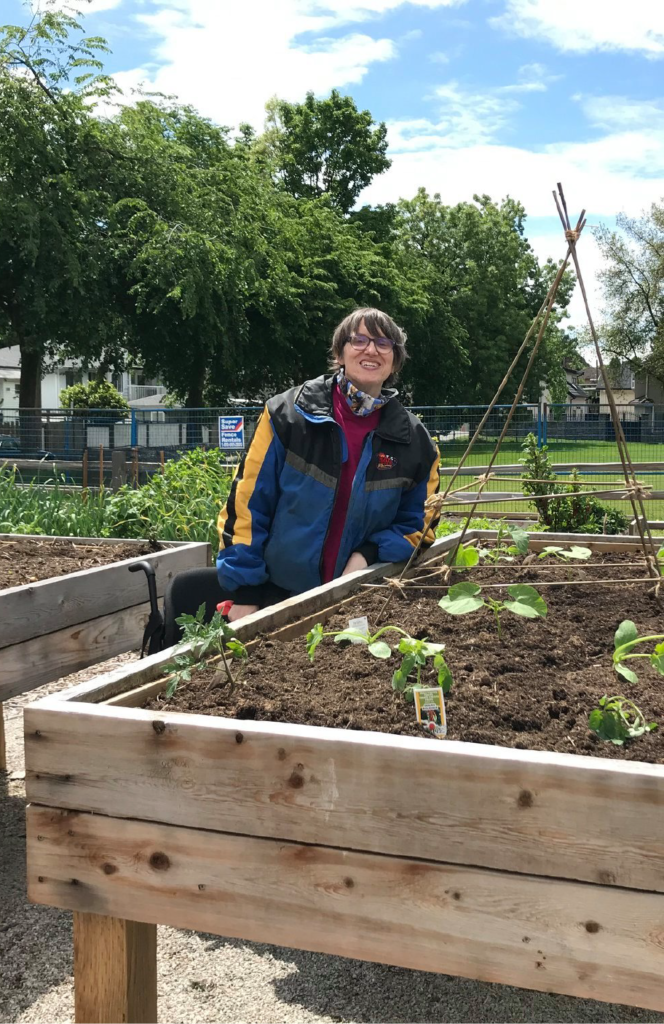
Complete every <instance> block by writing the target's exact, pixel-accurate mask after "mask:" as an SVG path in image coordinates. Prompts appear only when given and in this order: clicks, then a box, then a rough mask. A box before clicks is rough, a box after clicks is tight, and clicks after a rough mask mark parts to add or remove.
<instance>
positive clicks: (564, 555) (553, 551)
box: [537, 544, 592, 562]
mask: <svg viewBox="0 0 664 1024" xmlns="http://www.w3.org/2000/svg"><path fill="white" fill-rule="evenodd" d="M550 556H551V557H553V558H559V559H560V560H561V561H563V562H569V561H570V559H578V560H579V561H581V562H585V561H587V559H589V558H590V557H591V556H592V551H591V550H590V548H583V547H581V546H580V545H579V544H572V546H571V548H561V547H559V546H558V545H557V544H549V546H548V547H546V548H542V550H541V551H540V553H539V555H538V556H537V557H538V558H549V557H550Z"/></svg>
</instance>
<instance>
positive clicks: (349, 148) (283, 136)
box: [267, 89, 392, 214]
mask: <svg viewBox="0 0 664 1024" xmlns="http://www.w3.org/2000/svg"><path fill="white" fill-rule="evenodd" d="M267 110H268V132H267V137H268V140H269V142H270V144H271V145H272V147H273V149H274V160H275V164H276V168H277V171H278V173H279V176H280V177H281V178H282V180H283V183H284V186H285V188H286V189H287V191H288V192H290V194H291V195H293V196H295V197H296V198H298V199H319V198H320V197H321V196H324V195H327V196H329V197H330V200H331V202H332V205H333V206H334V207H335V209H337V210H339V211H340V212H341V213H344V214H347V213H348V212H349V211H350V209H351V208H352V207H353V205H354V204H355V200H356V199H357V197H358V196H359V194H360V192H361V191H362V189H363V188H365V187H366V186H367V185H368V184H369V183H370V182H371V180H372V178H373V177H374V176H375V175H376V174H382V172H383V171H386V170H387V168H388V167H389V166H390V164H391V162H392V161H391V160H388V158H387V156H386V155H385V154H386V151H387V139H386V136H387V128H386V127H385V124H384V123H383V122H381V123H380V124H378V125H375V124H374V121H373V118H372V116H371V113H370V112H369V111H368V110H361V111H360V110H358V109H357V107H356V106H355V102H354V100H353V98H352V97H351V96H342V95H341V93H339V92H338V91H337V90H336V89H333V90H332V92H331V93H330V95H329V96H328V97H327V98H326V99H322V100H319V99H316V97H315V96H314V94H313V92H309V93H307V96H306V99H305V101H304V103H287V102H286V101H285V100H278V99H275V100H272V101H271V102H270V103H268V107H267Z"/></svg>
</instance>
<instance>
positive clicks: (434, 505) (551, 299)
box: [379, 182, 661, 620]
mask: <svg viewBox="0 0 664 1024" xmlns="http://www.w3.org/2000/svg"><path fill="white" fill-rule="evenodd" d="M553 198H554V201H555V204H556V209H557V210H558V213H559V215H560V220H561V222H562V226H563V231H564V235H565V240H566V242H567V252H566V255H565V258H564V260H563V261H562V263H561V264H560V267H559V268H558V272H557V273H556V276H555V278H554V280H553V282H552V284H551V287H550V288H549V290H548V293H547V296H546V298H545V300H544V302H543V303H542V305H541V307H540V309H539V311H538V313H537V315H536V316H535V318H534V320H533V322H532V324H531V326H530V328H529V329H528V332H527V334H526V336H525V338H524V340H523V342H522V344H521V346H520V347H519V350H518V352H517V353H516V355H515V357H514V359H513V360H512V363H511V365H510V367H509V369H508V370H507V372H506V374H505V376H504V377H503V380H502V381H501V383H500V386H499V387H498V390H497V391H496V394H495V395H494V397H493V399H492V400H491V402H490V404H489V406H488V408H487V410H486V412H485V414H484V416H483V417H482V419H481V421H480V423H479V424H478V426H477V429H476V430H475V433H474V434H473V436H472V438H471V440H470V441H469V443H468V447H467V448H466V451H465V452H464V454H463V456H462V458H461V459H460V461H459V464H458V466H457V467H456V469H455V471H454V473H453V474H452V476H451V477H450V479H449V481H448V482H447V485H446V488H445V491H444V492H442V493H441V492H439V493H438V494H435V495H432V497H431V498H429V499H428V500H427V502H426V508H427V510H428V511H430V512H433V513H437V512H438V513H439V512H440V511H441V510H442V509H443V508H444V507H445V505H446V504H458V500H459V499H458V498H456V495H458V494H459V493H460V492H462V491H465V490H467V489H468V488H469V487H472V486H474V485H476V486H477V494H476V496H475V498H474V499H471V500H472V507H471V508H470V511H469V512H468V513H467V514H466V513H464V515H465V522H464V523H463V526H462V528H461V532H460V535H459V538H458V540H457V543H456V545H455V547H454V549H453V551H452V552H451V557H450V553H449V552H446V556H445V557H446V559H448V560H449V562H451V563H453V562H454V557H455V555H456V552H457V550H458V548H459V545H460V544H462V543H463V540H464V537H465V536H466V532H467V530H468V525H469V523H470V520H471V518H472V517H473V515H474V514H475V512H476V510H477V508H478V506H480V505H482V504H489V503H490V504H494V503H500V502H504V501H510V502H513V501H525V502H529V501H532V497H531V496H530V495H525V496H523V497H522V498H514V497H512V498H503V499H500V498H498V499H496V498H491V497H487V498H484V499H483V498H482V494H483V492H484V489H485V487H486V486H487V484H488V483H489V481H490V480H491V479H492V478H495V476H496V474H492V472H491V470H492V468H493V466H494V464H495V461H496V459H497V457H498V454H499V452H500V448H501V445H502V443H503V440H504V439H505V436H506V434H507V431H508V429H509V426H510V423H511V422H512V419H513V417H514V413H515V411H516V408H517V406H518V404H519V402H520V400H521V396H522V395H523V391H524V388H525V386H526V383H527V381H528V377H529V375H530V371H531V369H532V367H533V364H534V362H535V359H536V357H537V353H538V351H539V348H540V344H541V341H542V338H543V336H544V332H545V330H546V326H547V324H548V322H549V318H550V316H551V311H552V309H553V306H554V303H555V299H556V295H557V292H558V287H559V285H560V282H561V280H562V277H563V274H564V272H565V270H566V269H567V266H568V264H569V262H570V259H571V260H572V262H573V264H574V269H575V272H576V277H577V281H578V284H579V287H580V288H581V294H582V296H583V301H584V305H585V309H586V313H587V316H588V323H589V326H590V333H591V335H592V339H593V343H594V346H595V353H596V358H597V363H598V366H599V368H600V370H601V374H602V381H603V383H604V387H605V390H606V396H607V400H608V403H609V410H610V415H611V421H612V424H613V429H614V432H615V437H616V444H617V447H618V454H619V457H620V462H621V465H622V469H623V476H624V479H625V494H624V497H626V498H628V499H629V501H630V504H631V506H632V510H633V513H634V518H635V521H636V524H637V529H638V533H639V538H640V540H641V546H642V549H643V555H644V559H645V565H646V569H647V572H648V576H649V577H650V578H655V579H656V580H657V592H658V593H659V588H660V586H661V569H660V566H659V563H658V560H657V556H656V551H655V544H654V541H653V537H652V533H651V530H650V526H649V524H648V518H647V515H646V510H645V505H644V503H643V499H644V497H647V495H648V493H649V488H648V487H646V486H645V485H644V484H643V483H641V482H640V481H638V480H637V479H636V476H635V474H634V467H633V464H632V460H631V457H630V454H629V449H628V446H627V441H626V439H625V433H624V431H623V427H622V423H621V421H620V416H619V413H618V408H617V405H616V401H615V397H614V394H613V389H612V387H611V382H610V380H609V377H608V374H607V372H606V367H605V364H604V360H603V359H602V353H601V350H600V347H599V340H598V337H597V332H596V330H595V325H594V322H593V319H592V315H591V312H590V305H589V303H588V297H587V295H586V289H585V285H584V281H583V276H582V274H581V268H580V266H579V257H578V253H577V249H576V246H577V242H578V241H579V238H580V236H581V233H582V231H583V229H584V227H585V225H586V219H585V210H583V211H582V212H581V214H580V216H579V219H578V221H577V223H576V226H575V227H574V228H572V227H571V224H570V220H569V215H568V212H567V203H566V200H565V195H564V192H563V188H562V185H561V184H560V182H559V183H558V187H557V192H556V190H554V191H553ZM538 325H539V328H538ZM536 329H537V336H536V338H535V342H534V344H533V347H532V351H531V353H530V356H529V359H528V363H527V365H526V369H525V371H524V373H523V376H522V378H521V381H520V383H519V386H518V388H517V390H516V394H515V395H514V400H513V402H512V404H511V406H510V408H509V410H508V413H507V416H506V418H505V423H504V424H503V428H502V431H501V433H500V436H499V437H498V440H497V442H496V445H495V448H494V450H493V453H492V455H491V457H490V459H489V463H488V465H487V467H486V468H485V471H484V473H482V474H481V475H480V476H477V477H475V478H474V480H473V482H472V483H471V484H466V485H464V486H462V487H459V488H457V489H455V490H452V488H453V485H454V482H455V480H456V479H457V477H458V475H459V472H460V470H461V468H462V467H463V466H464V464H465V463H466V461H467V459H468V457H469V455H470V453H471V452H472V450H473V448H474V446H475V443H476V442H477V440H478V438H479V437H480V436H481V433H482V430H483V429H484V426H485V424H486V422H487V420H488V419H489V416H490V415H491V412H492V410H493V409H494V408H495V406H496V404H497V402H498V399H499V398H500V396H501V394H502V392H503V391H504V389H505V387H506V386H507V383H508V381H509V379H510V377H511V375H512V373H513V371H514V370H515V368H516V366H517V364H518V362H519V360H520V358H521V357H522V355H523V354H524V352H525V351H526V349H527V347H528V343H529V342H530V339H531V338H532V336H533V334H534V333H535V330H536ZM503 479H506V478H503ZM535 482H537V481H535ZM547 482H548V481H547ZM594 483H596V484H597V485H598V486H599V487H601V488H603V489H602V490H593V491H592V492H589V493H591V494H592V495H593V496H595V495H596V496H598V497H600V496H602V495H604V494H607V493H613V492H615V490H616V488H615V487H613V488H611V490H607V484H606V482H600V481H596V482H594ZM575 486H578V485H576V484H575ZM582 486H592V485H591V484H590V482H589V481H586V482H585V484H582ZM568 496H569V494H568V493H566V492H562V493H557V494H550V495H544V496H542V497H538V501H540V500H546V501H555V500H561V499H563V498H565V497H568ZM469 504H471V502H469ZM424 536H425V533H424V532H423V533H422V537H421V538H420V542H419V543H418V545H417V547H416V548H415V549H414V550H413V553H412V555H411V557H410V559H409V561H408V563H407V565H406V566H405V568H404V569H403V570H402V572H401V575H400V576H399V577H398V578H397V579H394V580H391V581H390V587H391V589H390V591H389V593H388V596H387V598H386V600H385V603H384V605H383V607H382V608H381V611H380V614H379V620H381V619H383V618H384V616H385V613H386V612H387V609H388V607H389V604H390V601H391V598H392V596H393V594H394V591H395V589H396V588H399V587H400V586H402V585H403V582H404V579H405V577H406V574H407V573H408V571H409V570H410V568H411V566H412V564H413V562H414V561H415V559H416V557H417V555H418V553H419V551H420V549H421V546H422V542H423V540H424Z"/></svg>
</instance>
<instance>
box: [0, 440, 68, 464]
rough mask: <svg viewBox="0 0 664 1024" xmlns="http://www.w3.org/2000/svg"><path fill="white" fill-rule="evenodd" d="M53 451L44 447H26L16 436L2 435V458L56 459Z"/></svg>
mask: <svg viewBox="0 0 664 1024" xmlns="http://www.w3.org/2000/svg"><path fill="white" fill-rule="evenodd" d="M54 458H55V455H53V453H52V452H47V451H44V449H43V448H24V447H21V442H20V441H19V440H18V438H16V437H9V436H8V435H0V459H47V460H50V459H54Z"/></svg>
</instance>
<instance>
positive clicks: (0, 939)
mask: <svg viewBox="0 0 664 1024" xmlns="http://www.w3.org/2000/svg"><path fill="white" fill-rule="evenodd" d="M135 657H136V654H126V655H121V656H120V657H119V658H114V659H113V660H112V661H110V662H107V663H106V665H105V666H104V668H105V669H106V670H108V669H110V668H112V667H114V666H116V665H118V664H120V663H121V662H123V661H128V660H132V659H133V658H135ZM99 671H100V667H99V666H97V668H96V669H86V671H85V672H79V673H77V674H76V675H74V676H69V677H68V678H67V679H62V680H59V681H58V682H57V683H50V684H48V685H47V686H43V687H41V689H39V690H36V691H33V692H32V693H29V694H26V695H24V696H23V697H21V698H18V699H16V700H13V701H10V702H8V704H7V705H6V706H5V714H6V718H7V732H8V763H9V775H8V776H4V777H2V776H0V826H1V829H2V836H1V844H2V845H1V846H0V1021H2V1022H6V1024H9V1022H12V1024H13V1022H35V1024H45V1022H53V1024H64V1022H69V1021H73V988H72V976H71V973H72V962H71V961H72V943H71V918H70V915H69V914H65V913H60V912H59V911H57V910H52V909H51V908H49V907H38V906H31V905H29V904H28V903H27V902H26V899H25V868H24V864H25V834H24V825H23V811H24V801H25V789H24V781H23V780H24V772H23V767H24V765H23V752H22V737H21V717H22V715H21V711H22V707H23V706H24V705H25V704H28V703H30V702H31V701H33V700H36V699H37V698H38V697H42V696H44V695H45V694H46V693H52V692H54V691H56V690H58V689H63V688H64V687H66V686H72V685H73V684H74V683H78V682H82V681H83V680H84V679H88V678H91V677H92V676H93V675H94V674H96V673H98V672H99ZM158 950H159V953H158V956H159V1017H160V1020H161V1021H162V1024H165V1022H168V1024H171V1022H172V1024H175V1022H178V1021H187V1022H188V1024H207V1022H210V1024H212V1022H223V1024H231V1022H232V1024H292V1022H298V1024H299V1022H301V1024H308V1022H310V1021H323V1022H332V1021H336V1022H357V1024H360V1022H374V1024H379V1022H390V1021H391V1022H397V1021H398V1022H406V1021H410V1022H417V1024H420V1022H422V1024H424V1022H439V1024H443V1022H448V1021H449V1022H459V1024H461V1022H466V1021H473V1022H477V1024H480V1022H485V1021H486V1022H501V1021H505V1022H509V1021H513V1022H522V1021H523V1022H533V1024H534V1022H539V1021H542V1022H544V1021H551V1022H554V1021H555V1022H561V1024H562V1022H567V1021H570V1022H577V1024H583V1022H594V1021H605V1022H612V1021H623V1022H631V1021H634V1022H641V1021H650V1022H653V1024H655V1022H657V1024H664V1015H662V1014H658V1013H650V1012H648V1011H645V1010H636V1009H632V1008H630V1007H625V1006H611V1005H608V1004H606V1003H597V1002H593V1001H590V1000H582V999H572V998H568V997H566V996H554V995H544V994H540V993H536V992H528V991H524V990H521V989H514V988H508V987H506V986H503V985H489V984H483V983H480V982H472V981H466V980H464V979H462V978H453V977H446V976H445V975H437V974H424V973H419V972H416V971H407V970H402V969H400V968H396V967H384V966H381V965H379V964H368V963H362V962H360V961H356V960H346V959H343V958H342V957H333V956H323V955H321V954H318V953H304V952H299V951H297V950H291V949H282V948H280V947H278V946H266V945H259V944H256V943H250V942H238V941H236V940H232V939H224V938H220V937H218V936H215V935H204V934H201V933H197V932H185V931H177V930H175V929H173V928H159V937H158Z"/></svg>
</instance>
